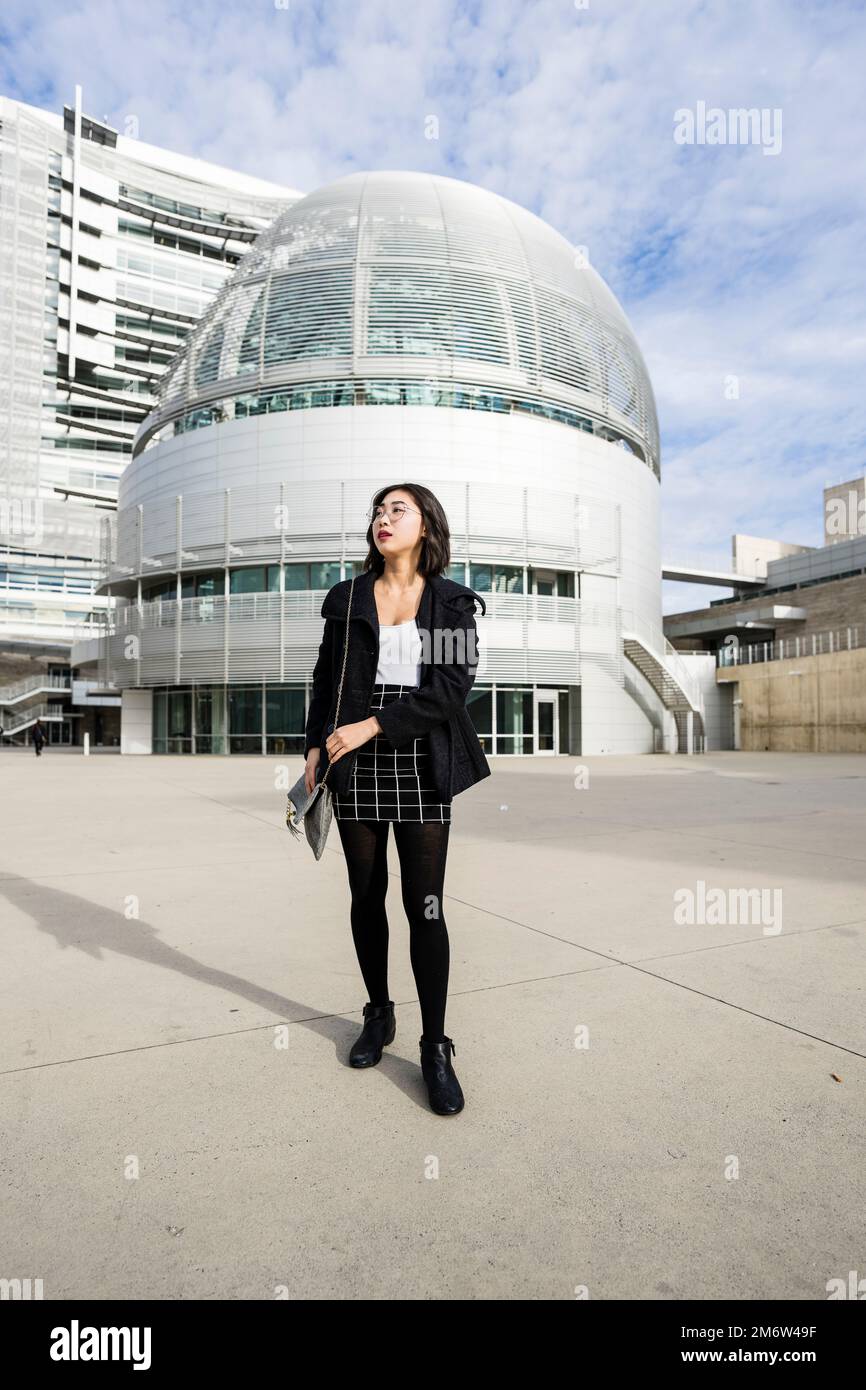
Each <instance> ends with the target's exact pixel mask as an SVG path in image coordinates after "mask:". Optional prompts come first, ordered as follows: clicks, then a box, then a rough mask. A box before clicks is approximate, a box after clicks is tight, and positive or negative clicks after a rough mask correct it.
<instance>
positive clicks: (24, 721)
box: [0, 705, 63, 738]
mask: <svg viewBox="0 0 866 1390" xmlns="http://www.w3.org/2000/svg"><path fill="white" fill-rule="evenodd" d="M37 719H41V720H42V723H43V724H61V723H62V722H63V711H62V710H61V709H58V708H57V706H56V705H28V707H27V708H26V709H20V710H13V711H12V712H11V713H10V712H9V711H8V710H3V711H0V729H2V731H3V733H4V735H6V736H7V737H9V738H13V737H14V736H15V734H20V733H23V732H24V730H25V729H29V728H30V726H31V724H35V723H36V720H37Z"/></svg>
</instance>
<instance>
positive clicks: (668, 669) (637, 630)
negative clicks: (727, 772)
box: [622, 613, 705, 753]
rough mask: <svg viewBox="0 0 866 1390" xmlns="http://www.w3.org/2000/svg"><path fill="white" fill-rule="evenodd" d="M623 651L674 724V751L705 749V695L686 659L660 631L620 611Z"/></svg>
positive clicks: (700, 750)
mask: <svg viewBox="0 0 866 1390" xmlns="http://www.w3.org/2000/svg"><path fill="white" fill-rule="evenodd" d="M622 643H623V651H624V652H625V654H626V656H627V657H628V659H629V661H630V662H631V663H632V665H634V666H636V667H637V669H638V670H639V671H640V673H641V675H642V676H644V677H645V678H646V680H647V681H649V684H650V685H651V686H652V688H653V690H654V691H655V693H656V694H657V695H658V697H659V699H660V700H661V702H662V704H663V705H664V707H665V709H666V710H670V712H671V713H672V714H673V716H674V721H675V723H676V727H677V745H678V746H677V751H678V752H679V753H702V752H703V751H704V733H705V731H704V697H703V695H702V693H701V690H700V688H699V686H698V684H697V682H696V681H695V680H694V679H693V677H692V675H691V673H690V671H689V670H688V668H687V666H686V664H685V662H684V661H683V659H682V657H681V656H680V654H679V652H678V651H677V650H676V648H675V647H673V646H672V645H671V643H670V642H669V641H668V639H667V638H666V637H665V635H664V633H663V632H660V631H659V630H658V629H657V628H654V627H653V626H652V625H651V624H649V623H645V622H644V621H643V619H640V618H637V617H636V615H635V614H631V613H623V634H622Z"/></svg>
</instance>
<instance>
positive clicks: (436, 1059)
mask: <svg viewBox="0 0 866 1390" xmlns="http://www.w3.org/2000/svg"><path fill="white" fill-rule="evenodd" d="M418 1045H419V1047H420V1048H421V1071H422V1072H423V1074H424V1080H425V1081H426V1082H427V1094H428V1095H429V1097H430V1107H431V1109H432V1110H435V1112H436V1114H437V1115H456V1114H457V1113H458V1111H460V1110H462V1109H463V1105H464V1101H463V1092H462V1091H461V1089H460V1082H459V1081H458V1080H457V1077H456V1076H455V1074H454V1068H453V1067H452V1065H451V1058H450V1057H449V1056H448V1049H449V1048H450V1049H451V1051H452V1052H453V1053H454V1054H455V1055H456V1053H457V1048H456V1047H455V1046H454V1043H453V1041H452V1039H451V1038H445V1040H444V1042H428V1041H427V1039H426V1038H425V1037H424V1034H423V1033H422V1034H421V1037H420V1038H419V1040H418Z"/></svg>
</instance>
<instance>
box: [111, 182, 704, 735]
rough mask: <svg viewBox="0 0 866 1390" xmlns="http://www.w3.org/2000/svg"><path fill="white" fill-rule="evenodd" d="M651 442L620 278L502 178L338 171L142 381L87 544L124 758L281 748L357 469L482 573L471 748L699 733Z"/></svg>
mask: <svg viewBox="0 0 866 1390" xmlns="http://www.w3.org/2000/svg"><path fill="white" fill-rule="evenodd" d="M659 478H660V473H659V438H658V422H657V417H656V410H655V403H654V399H653V392H652V387H651V384H650V381H649V376H648V374H647V370H646V366H645V364H644V361H643V358H642V355H641V352H640V349H639V347H638V344H637V341H636V339H635V336H634V334H633V332H632V330H631V328H630V326H629V323H628V320H627V319H626V317H625V314H624V313H623V310H622V309H621V307H620V305H619V303H618V301H617V300H616V298H615V297H614V295H613V294H612V293H611V291H610V290H609V289H608V288H607V286H606V285H605V284H604V282H603V280H602V279H601V277H600V276H599V275H598V274H597V273H596V271H595V270H594V269H593V268H592V266H591V265H589V263H588V261H587V258H586V256H585V254H584V252H583V249H582V248H580V247H575V246H572V245H571V244H570V243H569V242H568V241H567V240H566V239H565V238H564V237H563V236H561V235H560V234H559V233H558V232H557V231H555V230H554V229H553V228H552V227H550V226H548V225H547V224H546V223H545V222H543V221H542V220H541V219H539V218H538V217H536V216H534V215H533V214H532V213H530V212H528V211H527V210H526V209H524V208H521V207H519V206H518V205H517V204H515V203H513V202H510V201H509V200H508V199H507V198H503V197H501V196H499V195H498V194H495V193H491V192H489V191H487V190H485V189H482V188H478V187H475V186H474V185H472V184H468V183H465V182H462V181H460V180H457V179H451V178H446V177H443V176H439V175H433V174H423V173H411V172H403V171H382V172H375V173H373V172H371V173H359V174H352V175H349V176H347V177H345V178H342V179H339V180H337V181H336V182H334V183H331V184H328V185H327V186H325V187H324V188H320V189H318V190H316V191H315V192H313V193H311V194H309V195H308V196H306V197H304V198H302V199H300V200H299V201H298V202H296V203H295V204H293V206H292V207H291V208H290V209H289V210H288V211H286V212H285V213H284V214H282V215H281V216H280V217H279V218H278V219H277V220H275V221H274V222H273V223H272V224H271V226H270V227H269V228H268V230H267V231H265V232H263V233H262V234H261V235H260V236H259V238H258V240H257V241H256V243H255V244H254V246H253V247H252V249H251V250H250V251H249V252H248V253H247V255H246V256H245V257H244V258H243V260H242V261H241V263H240V264H239V266H238V268H237V270H236V272H235V274H234V275H233V277H232V279H231V281H230V282H229V283H228V284H227V285H226V287H225V288H224V290H223V291H222V292H221V293H220V295H219V296H218V297H217V298H216V299H215V300H214V301H213V303H212V304H211V306H210V308H209V310H208V312H207V313H206V314H205V315H204V316H203V318H202V319H201V320H200V322H199V323H198V325H197V326H196V328H195V330H194V331H193V333H192V334H191V335H190V336H189V338H188V339H187V342H186V345H185V347H184V349H183V350H182V352H181V353H180V354H179V355H178V357H177V358H176V359H175V362H174V363H173V364H172V366H171V368H170V369H169V370H168V372H167V374H166V375H165V376H164V377H163V379H162V382H161V385H160V395H159V401H158V404H157V406H156V408H155V409H154V410H153V411H152V412H151V414H150V415H149V416H148V417H147V419H146V420H145V421H144V422H143V424H142V426H141V427H140V429H139V432H138V435H137V436H136V440H135V445H134V451H133V459H132V461H131V463H130V465H129V466H128V468H127V469H126V472H125V473H124V475H123V477H122V479H121V483H120V494H119V502H118V515H117V518H116V524H115V525H114V526H113V527H112V526H111V524H110V523H109V524H108V529H107V531H106V535H105V539H104V550H105V573H106V579H105V583H104V585H103V586H102V592H105V593H110V594H111V595H113V596H115V597H116V598H117V600H118V602H117V604H116V606H115V612H114V616H113V620H112V630H111V631H110V633H109V634H108V635H107V637H106V639H105V640H104V641H103V643H102V647H101V650H100V661H101V662H102V665H103V669H102V673H101V674H102V679H103V681H104V682H105V683H106V684H107V685H111V684H113V685H115V686H117V687H119V688H120V689H121V690H122V692H123V719H122V746H123V748H124V749H125V751H128V752H156V753H165V752H190V753H192V752H195V753H218V754H223V753H242V752H250V753H252V752H255V753H298V754H300V753H301V752H302V749H303V733H304V725H305V720H306V709H307V704H308V700H309V695H310V682H311V677H312V670H313V666H314V663H315V658H316V654H317V651H318V644H319V640H320V638H321V631H322V622H323V620H322V618H321V614H320V608H321V604H322V600H323V598H324V596H325V593H326V591H327V590H328V589H329V588H330V587H331V585H332V584H334V583H336V582H337V580H339V579H341V578H344V577H347V576H349V575H351V574H352V573H353V572H357V571H359V570H360V566H361V562H362V559H363V557H364V556H365V555H366V551H367V547H366V543H365V533H366V529H367V521H366V516H365V512H366V509H367V507H368V505H369V502H370V498H371V496H372V494H373V492H374V491H375V489H376V488H378V487H380V486H382V485H383V484H387V483H392V482H393V483H400V482H403V481H405V480H411V479H415V480H417V481H418V482H423V483H425V484H426V485H427V486H428V487H430V488H431V489H432V490H433V491H434V492H435V493H436V494H437V496H438V497H439V499H440V501H441V502H442V504H443V506H444V508H445V510H446V513H447V515H448V518H449V523H450V527H451V534H452V565H451V567H450V569H449V571H448V573H449V575H450V576H451V577H453V578H455V579H458V580H459V581H460V582H461V583H465V584H468V585H470V586H471V587H472V588H473V589H475V590H476V591H478V592H481V593H483V594H484V597H485V603H486V613H485V615H484V616H483V617H479V618H478V628H479V639H480V640H479V647H480V651H481V661H480V664H479V667H478V674H477V678H476V683H475V687H474V688H473V691H472V695H471V698H470V705H469V710H470V713H471V714H472V716H473V719H474V722H475V725H476V728H477V730H478V734H479V737H480V739H481V741H482V744H483V745H484V747H485V751H486V752H488V753H490V754H515V755H533V754H545V753H569V754H576V753H577V754H579V753H600V752H641V751H645V752H649V751H652V750H654V749H656V748H658V747H660V746H661V747H671V748H675V747H683V746H690V747H691V746H695V742H696V740H697V739H698V738H699V733H700V697H699V695H698V693H697V692H695V691H693V690H690V689H689V688H688V686H689V677H688V675H687V673H686V672H685V671H684V670H681V671H677V670H675V669H674V667H675V664H676V658H675V655H674V654H673V652H672V650H671V649H669V647H668V644H666V643H665V639H664V638H663V636H662V634H661V630H660V629H661V597H660V594H661V585H660V573H661V566H660V553H659Z"/></svg>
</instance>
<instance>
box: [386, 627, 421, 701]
mask: <svg viewBox="0 0 866 1390" xmlns="http://www.w3.org/2000/svg"><path fill="white" fill-rule="evenodd" d="M421 653H422V644H421V634H420V632H419V631H418V626H417V623H416V621H415V619H414V618H407V619H406V621H405V623H380V624H379V664H378V666H377V667H376V684H377V685H416V686H417V685H420V684H421Z"/></svg>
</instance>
